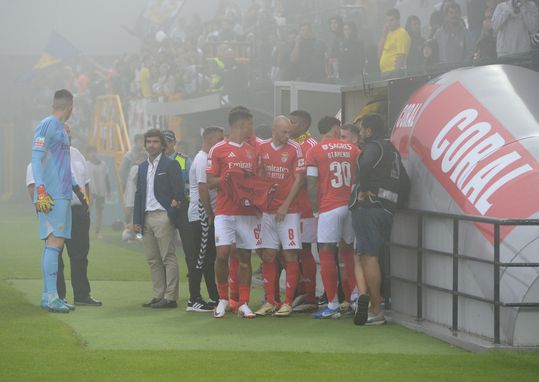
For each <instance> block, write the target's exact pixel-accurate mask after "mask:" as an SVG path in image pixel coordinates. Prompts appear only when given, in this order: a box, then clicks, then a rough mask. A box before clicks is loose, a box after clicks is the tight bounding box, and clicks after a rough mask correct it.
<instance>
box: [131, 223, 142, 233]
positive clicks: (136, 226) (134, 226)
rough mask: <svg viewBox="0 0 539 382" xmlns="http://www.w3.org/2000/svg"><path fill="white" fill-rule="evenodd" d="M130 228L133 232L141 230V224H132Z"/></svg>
mask: <svg viewBox="0 0 539 382" xmlns="http://www.w3.org/2000/svg"><path fill="white" fill-rule="evenodd" d="M131 229H132V230H133V232H142V226H141V225H140V224H133V225H132V227H131Z"/></svg>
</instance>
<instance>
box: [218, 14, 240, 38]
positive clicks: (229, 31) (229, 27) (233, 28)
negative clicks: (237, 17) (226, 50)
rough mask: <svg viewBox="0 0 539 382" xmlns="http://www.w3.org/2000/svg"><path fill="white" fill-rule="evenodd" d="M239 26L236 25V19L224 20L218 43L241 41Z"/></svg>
mask: <svg viewBox="0 0 539 382" xmlns="http://www.w3.org/2000/svg"><path fill="white" fill-rule="evenodd" d="M238 28H239V26H238V24H235V23H234V19H232V18H231V17H225V18H223V21H222V23H221V29H220V30H219V37H218V41H223V42H225V41H238V40H239V33H238V31H239V29H238Z"/></svg>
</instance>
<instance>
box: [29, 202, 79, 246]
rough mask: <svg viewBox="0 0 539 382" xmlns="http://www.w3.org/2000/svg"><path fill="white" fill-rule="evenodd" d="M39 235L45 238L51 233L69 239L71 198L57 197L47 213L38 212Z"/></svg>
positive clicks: (42, 238)
mask: <svg viewBox="0 0 539 382" xmlns="http://www.w3.org/2000/svg"><path fill="white" fill-rule="evenodd" d="M37 216H38V219H39V237H40V238H41V240H46V239H47V238H48V237H49V236H50V235H51V234H53V235H54V236H56V237H63V238H64V239H71V200H68V199H57V200H55V201H54V206H52V210H51V211H49V212H48V213H46V214H45V213H43V212H38V213H37Z"/></svg>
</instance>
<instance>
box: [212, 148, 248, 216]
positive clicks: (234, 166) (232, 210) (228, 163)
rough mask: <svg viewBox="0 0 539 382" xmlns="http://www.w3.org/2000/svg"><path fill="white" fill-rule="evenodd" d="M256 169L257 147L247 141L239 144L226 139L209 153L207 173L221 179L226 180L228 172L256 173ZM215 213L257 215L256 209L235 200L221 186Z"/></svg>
mask: <svg viewBox="0 0 539 382" xmlns="http://www.w3.org/2000/svg"><path fill="white" fill-rule="evenodd" d="M256 171H257V166H256V155H255V149H254V148H253V146H251V145H250V144H248V143H246V142H242V143H241V144H238V143H235V142H230V141H229V140H224V141H221V142H219V143H217V144H216V145H215V146H213V147H212V148H211V150H210V152H209V153H208V168H207V170H206V173H207V174H208V175H211V176H217V177H219V178H221V181H224V176H225V174H226V173H227V172H233V173H237V172H250V173H253V174H256ZM215 215H216V216H217V215H227V216H234V215H240V216H252V215H255V210H254V209H253V208H249V207H247V206H244V205H241V204H238V203H237V202H235V201H234V199H233V198H232V197H230V195H229V194H228V192H226V188H225V187H221V188H220V189H219V190H218V192H217V204H216V207H215Z"/></svg>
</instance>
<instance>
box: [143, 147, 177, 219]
mask: <svg viewBox="0 0 539 382" xmlns="http://www.w3.org/2000/svg"><path fill="white" fill-rule="evenodd" d="M148 166H149V163H148V161H144V162H143V163H141V164H140V165H139V167H138V179H137V191H136V192H135V206H134V211H133V224H140V225H141V226H142V227H144V212H145V211H146V186H147V183H146V178H147V175H148ZM184 190H185V189H184V183H183V177H182V171H181V168H180V165H179V164H178V162H176V161H175V160H172V159H170V158H168V157H167V156H165V155H164V154H163V155H161V159H160V160H159V164H158V165H157V169H156V171H155V178H154V184H153V192H154V194H155V198H156V199H157V201H158V202H159V204H161V205H162V206H163V208H165V209H166V211H167V214H168V216H169V218H170V220H171V221H172V222H173V223H175V222H176V220H177V219H178V215H179V208H173V207H171V206H170V204H171V203H172V200H176V201H180V202H181V203H185V191H184Z"/></svg>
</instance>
